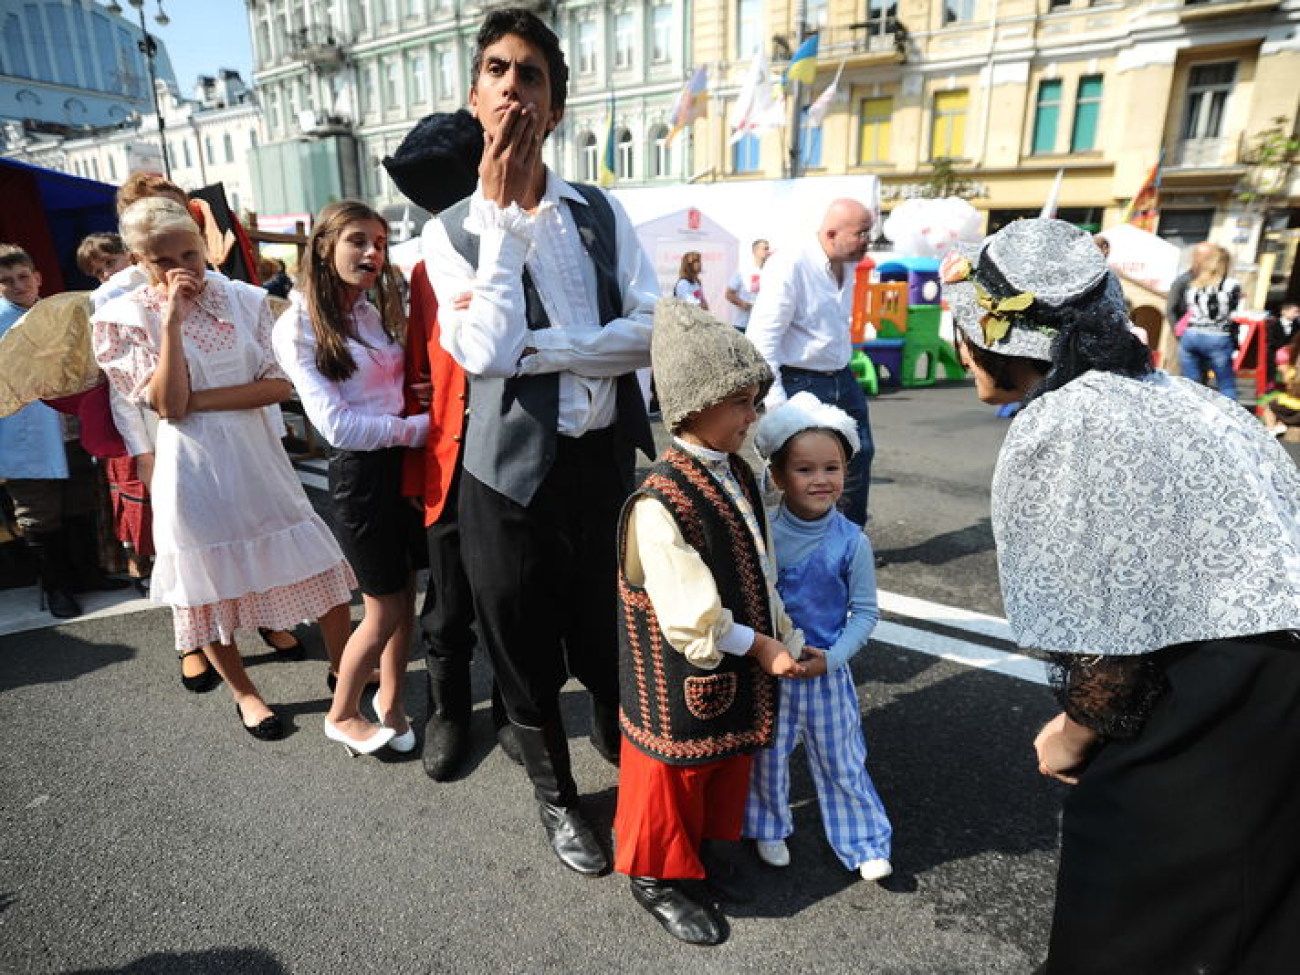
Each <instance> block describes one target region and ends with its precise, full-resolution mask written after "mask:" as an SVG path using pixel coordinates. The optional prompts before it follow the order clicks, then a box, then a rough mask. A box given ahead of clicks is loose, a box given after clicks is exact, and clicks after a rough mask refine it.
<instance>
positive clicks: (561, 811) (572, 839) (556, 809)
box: [537, 801, 609, 877]
mask: <svg viewBox="0 0 1300 975" xmlns="http://www.w3.org/2000/svg"><path fill="white" fill-rule="evenodd" d="M537 812H538V814H539V816H540V817H541V820H542V827H543V828H544V829H545V830H546V838H547V840H549V841H550V844H551V849H552V850H554V851H555V855H556V856H557V857H559V858H560V862H561V863H563V864H564V865H565V866H566V867H568V868H569V869H570V870H572V871H574V872H575V873H580V874H582V875H583V876H584V877H599V876H602V875H604V874H606V873H609V858H608V857H606V856H605V851H604V850H603V849H601V846H600V843H598V842H597V841H596V834H595V833H593V832H592V831H591V827H590V826H588V825H587V821H586V820H585V819H584V818H583V816H582V813H581V812H579V811H578V810H577V809H576V808H568V807H565V806H556V805H553V804H552V803H549V802H541V801H539V802H538V803H537Z"/></svg>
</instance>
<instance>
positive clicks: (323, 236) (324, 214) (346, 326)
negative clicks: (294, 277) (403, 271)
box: [298, 200, 406, 382]
mask: <svg viewBox="0 0 1300 975" xmlns="http://www.w3.org/2000/svg"><path fill="white" fill-rule="evenodd" d="M361 220H374V221H377V222H378V223H379V224H380V226H382V227H383V228H384V233H385V234H387V233H388V221H387V220H385V219H384V218H383V217H381V216H380V215H379V214H378V213H377V212H375V211H374V210H373V209H371V208H370V207H368V206H366V204H364V203H362V202H360V201H359V200H339V201H338V202H337V203H331V204H329V206H327V207H325V209H324V210H322V211H321V212H320V215H319V216H318V217H317V218H316V226H314V227H313V228H312V231H311V237H309V238H308V240H307V254H306V259H307V264H306V267H305V268H304V269H303V272H302V275H301V281H300V282H299V284H298V287H299V288H300V289H301V290H302V294H303V298H304V299H305V302H306V305H307V316H308V318H310V319H311V328H312V331H313V332H314V333H315V335H316V368H317V369H319V370H320V373H321V375H322V376H324V377H325V378H326V379H330V380H333V381H334V382H342V381H343V380H345V379H348V378H349V377H350V376H351V375H352V374H353V373H354V372H356V371H357V364H356V360H354V359H353V358H352V353H351V352H350V351H349V350H348V339H349V338H355V337H356V336H355V335H354V333H353V323H352V309H351V308H344V307H343V301H344V285H343V282H342V281H340V280H339V277H338V273H337V272H336V271H335V270H334V248H335V246H336V245H337V244H338V240H339V235H340V234H341V233H343V228H344V227H346V226H347V225H348V224H350V223H353V222H356V221H361ZM375 306H376V307H377V308H378V309H379V320H380V322H381V323H382V324H383V328H384V334H385V335H387V336H388V337H389V338H390V339H391V340H392V341H394V342H401V341H402V340H403V339H404V338H405V337H406V312H405V310H404V309H403V308H402V288H401V282H400V281H399V280H398V271H397V269H396V268H395V267H393V264H392V262H391V261H390V260H389V259H388V253H387V251H385V253H384V266H383V268H382V269H381V271H380V272H379V278H378V280H377V281H376V282H375Z"/></svg>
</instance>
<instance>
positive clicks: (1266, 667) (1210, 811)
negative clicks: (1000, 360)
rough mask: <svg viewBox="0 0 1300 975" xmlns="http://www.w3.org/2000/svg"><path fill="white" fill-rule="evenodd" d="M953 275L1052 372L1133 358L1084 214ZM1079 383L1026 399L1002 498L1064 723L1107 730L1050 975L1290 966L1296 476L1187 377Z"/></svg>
mask: <svg viewBox="0 0 1300 975" xmlns="http://www.w3.org/2000/svg"><path fill="white" fill-rule="evenodd" d="M963 258H964V260H963ZM941 275H942V277H943V278H944V281H945V289H944V290H945V297H946V298H947V300H948V301H949V303H950V305H951V306H952V308H953V311H954V318H955V321H956V323H957V325H958V326H959V327H960V328H961V330H962V332H963V338H964V340H966V341H969V342H970V343H972V344H974V345H976V346H978V347H979V348H982V349H986V350H988V351H992V352H995V353H1001V352H1006V353H1008V354H1010V355H1017V356H1023V357H1027V358H1030V359H1037V360H1039V361H1042V362H1048V363H1051V365H1052V367H1053V368H1054V369H1056V368H1060V367H1061V365H1062V364H1063V363H1068V361H1069V357H1071V356H1075V355H1078V354H1079V349H1080V347H1081V346H1083V347H1084V348H1092V349H1103V350H1106V351H1107V352H1113V351H1114V349H1116V348H1118V347H1119V346H1118V345H1116V344H1114V343H1107V342H1105V341H1104V338H1105V334H1104V329H1106V328H1111V329H1114V330H1116V331H1119V330H1123V329H1124V328H1125V325H1126V322H1125V315H1124V310H1123V296H1122V293H1121V292H1120V289H1119V285H1118V282H1117V281H1116V280H1115V278H1114V276H1113V275H1112V274H1110V273H1109V271H1108V270H1107V268H1106V266H1105V263H1104V261H1103V259H1102V258H1101V256H1100V253H1099V252H1098V251H1097V249H1096V247H1095V246H1094V245H1093V244H1092V242H1091V240H1090V238H1089V235H1088V234H1086V233H1084V232H1082V231H1079V230H1078V229H1077V228H1074V227H1072V226H1070V225H1068V224H1065V223H1062V222H1060V221H1055V220H1020V221H1017V222H1015V223H1013V224H1010V225H1009V226H1007V227H1005V228H1004V229H1003V230H1001V231H999V232H998V233H997V234H995V235H993V236H992V237H990V238H989V239H988V240H987V241H986V242H985V243H984V244H983V245H980V246H979V247H978V248H976V249H972V250H970V251H968V252H967V253H965V254H963V255H961V257H958V258H957V259H955V260H953V261H946V262H945V266H944V269H943V270H942V271H941ZM1085 326H1086V329H1087V330H1086V332H1085ZM1092 361H1096V360H1095V359H1087V360H1084V362H1092ZM1076 368H1082V365H1081V364H1078V365H1076ZM1069 375H1070V373H1063V374H1062V376H1061V380H1062V384H1060V385H1053V384H1052V380H1053V374H1052V373H1051V372H1049V373H1048V374H1047V377H1046V378H1045V379H1044V381H1043V385H1042V387H1041V388H1042V389H1045V390H1046V391H1045V392H1042V393H1041V394H1040V393H1034V392H1032V391H1031V393H1030V396H1029V400H1028V402H1027V405H1026V406H1025V408H1024V409H1023V410H1021V411H1020V413H1019V415H1018V416H1017V418H1016V420H1015V422H1014V423H1013V424H1012V426H1011V430H1010V432H1009V433H1008V435H1007V439H1006V442H1005V443H1004V445H1003V448H1002V451H1001V453H1000V455H999V457H998V464H997V468H996V471H995V473H994V478H993V492H992V493H993V531H994V536H995V538H996V541H997V546H998V568H999V572H1000V575H1001V579H1002V589H1003V595H1004V597H1005V601H1006V608H1007V616H1008V618H1009V619H1010V622H1011V625H1012V628H1013V630H1014V631H1015V634H1016V639H1017V642H1019V643H1020V644H1021V645H1023V646H1026V647H1033V648H1035V649H1037V650H1040V651H1046V652H1049V653H1051V654H1052V655H1053V659H1054V661H1055V666H1054V675H1053V678H1054V684H1055V687H1056V689H1057V693H1058V696H1059V698H1060V699H1061V702H1062V705H1063V708H1064V711H1065V714H1066V715H1067V716H1068V717H1069V718H1070V719H1072V720H1073V721H1074V722H1075V723H1077V724H1079V725H1082V726H1084V727H1086V728H1088V729H1091V730H1092V731H1093V732H1094V733H1095V734H1096V735H1098V736H1099V743H1098V744H1097V745H1096V746H1095V747H1094V749H1093V750H1092V751H1091V753H1090V754H1089V755H1088V757H1087V759H1086V764H1084V765H1083V766H1082V767H1081V768H1080V769H1079V770H1078V771H1077V773H1076V774H1077V776H1078V785H1076V786H1074V787H1073V788H1072V789H1071V790H1070V792H1069V794H1068V795H1067V796H1066V799H1065V808H1064V815H1063V818H1062V838H1061V857H1060V869H1059V874H1058V877H1057V889H1056V910H1055V917H1054V919H1053V923H1052V933H1051V940H1050V945H1049V955H1048V959H1047V964H1046V966H1045V971H1046V972H1048V973H1050V975H1072V973H1080V975H1081V973H1085V972H1103V971H1104V972H1153V973H1154V972H1161V973H1164V972H1205V973H1216V975H1226V973H1229V972H1281V971H1287V970H1289V969H1290V968H1292V967H1294V965H1295V958H1296V957H1297V955H1300V926H1297V924H1296V923H1295V919H1296V918H1297V917H1300V834H1297V831H1296V828H1295V824H1296V823H1297V822H1300V789H1297V788H1296V785H1295V775H1294V770H1295V769H1296V768H1300V722H1297V721H1296V720H1295V709H1296V704H1297V702H1298V701H1300V635H1298V634H1300V473H1297V471H1296V468H1295V465H1294V464H1293V463H1292V462H1291V460H1290V458H1289V457H1287V455H1286V454H1285V452H1284V451H1283V450H1282V448H1281V446H1280V445H1279V444H1277V443H1276V441H1275V440H1274V439H1273V438H1272V437H1271V436H1270V435H1269V434H1268V433H1267V432H1266V431H1265V430H1264V429H1263V428H1262V427H1261V426H1260V424H1259V423H1258V422H1257V421H1256V420H1255V419H1254V418H1253V417H1251V416H1250V415H1249V414H1247V413H1246V412H1244V411H1242V410H1241V409H1240V408H1239V407H1238V406H1236V405H1235V404H1234V403H1230V402H1229V401H1228V400H1226V399H1224V398H1223V397H1221V396H1218V395H1217V394H1215V393H1212V392H1210V391H1209V390H1206V389H1204V388H1202V387H1200V386H1199V385H1198V384H1195V383H1193V382H1191V381H1189V380H1186V379H1179V378H1171V377H1169V376H1166V375H1165V374H1163V373H1161V372H1157V371H1150V370H1145V371H1141V370H1131V371H1129V372H1120V371H1110V370H1105V369H1100V368H1092V369H1089V370H1086V371H1083V372H1081V373H1080V374H1079V375H1077V376H1075V377H1074V378H1069Z"/></svg>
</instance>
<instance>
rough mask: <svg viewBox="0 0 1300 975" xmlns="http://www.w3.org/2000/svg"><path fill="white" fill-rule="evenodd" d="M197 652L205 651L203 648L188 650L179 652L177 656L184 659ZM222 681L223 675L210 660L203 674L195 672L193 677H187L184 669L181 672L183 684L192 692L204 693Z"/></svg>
mask: <svg viewBox="0 0 1300 975" xmlns="http://www.w3.org/2000/svg"><path fill="white" fill-rule="evenodd" d="M196 653H198V654H201V653H203V649H202V648H199V649H198V650H188V651H186V652H185V653H181V654H177V657H178V658H179V659H181V660H184V659H185V658H186V657H192V656H194V655H195V654H196ZM220 683H221V675H220V674H218V673H217V669H216V668H215V667H213V666H212V664H211V662H208V669H207V670H205V671H203V673H201V674H195V675H194V676H193V677H186V676H185V673H184V671H182V672H181V686H182V687H183V688H185V689H186V690H187V691H189V692H190V693H191V694H204V693H206V692H208V691H210V690H212V688H214V687H216V686H217V685H218V684H220Z"/></svg>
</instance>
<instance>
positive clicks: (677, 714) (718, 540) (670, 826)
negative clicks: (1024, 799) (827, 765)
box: [614, 299, 805, 945]
mask: <svg viewBox="0 0 1300 975" xmlns="http://www.w3.org/2000/svg"><path fill="white" fill-rule="evenodd" d="M650 354H651V359H652V361H653V364H654V372H655V377H656V383H657V385H658V390H659V402H660V405H661V407H662V410H663V420H664V424H665V425H666V426H667V427H668V428H669V429H670V430H671V431H672V432H673V434H674V439H673V443H672V446H670V447H669V448H668V449H667V450H666V451H665V452H664V454H663V455H662V456H661V457H660V459H659V461H658V462H657V463H656V465H655V466H654V468H652V470H651V471H650V473H649V475H648V476H647V477H646V479H645V481H644V482H642V484H641V486H640V487H639V488H638V489H637V491H636V492H635V493H634V494H633V495H632V497H631V499H630V500H629V501H628V503H627V505H626V507H625V508H624V509H623V518H622V525H621V529H620V533H619V537H620V552H621V559H620V569H619V600H620V603H621V606H622V624H623V625H622V628H621V630H620V634H619V636H620V640H619V643H620V665H619V680H620V698H621V705H622V707H621V714H620V719H621V723H622V729H623V736H624V738H623V744H622V755H621V762H620V772H619V796H618V809H617V812H616V814H615V819H614V832H615V835H616V848H615V864H614V867H615V869H616V870H618V871H619V872H620V873H625V874H627V875H628V876H629V878H630V880H631V886H632V895H633V897H635V898H636V901H637V903H639V904H640V905H641V906H642V907H644V908H645V909H646V910H647V911H649V912H650V914H651V915H653V916H654V917H655V919H656V920H658V921H659V923H660V924H662V925H663V927H664V928H665V929H666V930H667V931H668V933H669V934H671V935H673V936H674V937H675V938H678V939H680V940H682V941H685V942H687V943H689V944H703V945H715V944H721V943H722V942H723V941H725V940H726V938H727V922H726V919H725V918H724V917H723V916H722V914H721V912H720V911H719V910H718V908H717V906H716V904H715V903H714V898H713V896H712V895H711V894H710V892H709V890H708V885H706V884H703V883H701V881H709V882H710V885H711V886H712V887H713V893H720V894H722V895H723V896H728V894H729V892H728V891H726V890H725V889H722V888H721V887H720V883H721V881H722V877H721V876H719V874H721V872H722V871H721V869H720V868H721V867H722V866H723V864H721V863H716V862H715V863H714V864H712V866H713V867H714V869H713V870H709V869H708V868H706V865H705V863H704V861H703V860H702V859H701V855H702V853H703V854H704V855H705V856H706V857H707V856H708V851H707V850H706V849H705V844H706V841H715V840H717V841H726V840H730V841H735V840H738V839H739V838H740V830H741V825H742V821H743V817H744V809H745V797H746V794H747V792H748V788H749V774H750V767H751V765H752V753H753V752H754V751H755V750H756V749H758V748H762V747H764V746H767V745H770V744H771V743H772V740H773V732H774V728H775V721H776V704H777V694H776V687H775V682H774V681H773V680H772V679H771V677H770V676H769V675H771V676H775V677H786V678H797V677H802V676H804V674H805V666H804V665H803V664H801V663H799V661H798V659H797V658H798V657H799V656H800V654H801V653H802V651H803V636H802V635H801V634H800V633H799V631H798V630H796V629H795V628H794V627H793V625H792V624H791V623H790V619H789V617H788V616H787V615H786V613H785V610H784V608H783V607H782V605H781V600H780V598H779V597H778V596H777V594H776V589H775V586H774V580H775V574H774V571H773V567H772V562H771V557H770V555H769V553H770V551H771V545H770V539H769V535H768V529H767V522H766V518H765V515H764V512H763V506H762V501H761V498H760V497H759V492H758V487H757V485H756V483H755V480H754V475H753V473H752V472H751V471H750V469H749V467H748V466H747V465H746V464H745V462H744V461H743V460H741V458H740V457H739V456H738V453H739V451H740V449H741V447H742V446H743V444H744V442H745V436H746V434H747V433H748V432H749V428H750V426H751V424H753V423H754V421H755V420H756V419H757V412H756V404H757V402H758V401H759V400H760V399H761V398H762V396H763V395H764V394H765V393H766V392H767V389H768V387H769V386H770V385H771V382H772V373H771V370H770V369H769V368H768V366H767V364H766V363H765V362H764V361H763V358H762V356H760V355H759V354H758V351H757V350H756V349H755V348H754V346H753V345H752V344H751V343H750V342H749V340H748V339H746V338H745V337H744V336H743V335H741V334H740V333H739V332H737V331H736V330H735V329H733V328H730V327H728V326H726V325H724V324H723V323H722V322H720V321H718V320H717V319H716V318H714V317H713V316H712V315H710V314H709V313H708V312H706V311H704V310H702V309H700V308H697V307H694V306H692V305H689V304H686V303H685V302H681V301H677V300H674V299H664V300H662V301H660V302H659V304H658V306H657V308H656V311H655V323H654V332H653V338H652V339H651V350H650ZM733 899H739V898H733Z"/></svg>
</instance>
